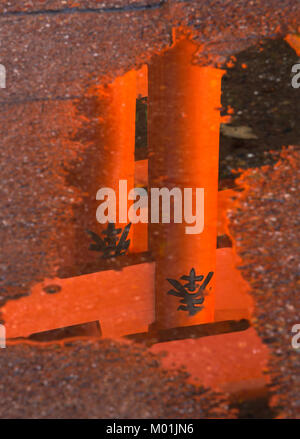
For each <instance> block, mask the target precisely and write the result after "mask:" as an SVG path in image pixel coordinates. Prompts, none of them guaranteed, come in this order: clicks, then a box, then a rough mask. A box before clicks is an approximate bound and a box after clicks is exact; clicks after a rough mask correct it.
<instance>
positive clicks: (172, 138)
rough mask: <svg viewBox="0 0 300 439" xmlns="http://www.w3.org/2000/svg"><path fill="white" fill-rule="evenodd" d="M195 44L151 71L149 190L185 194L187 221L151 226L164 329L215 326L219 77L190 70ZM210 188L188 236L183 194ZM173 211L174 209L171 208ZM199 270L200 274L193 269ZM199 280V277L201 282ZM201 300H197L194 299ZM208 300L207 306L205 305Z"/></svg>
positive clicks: (159, 321) (207, 70) (158, 59)
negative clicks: (200, 224) (199, 226)
mask: <svg viewBox="0 0 300 439" xmlns="http://www.w3.org/2000/svg"><path fill="white" fill-rule="evenodd" d="M196 49H197V46H196V45H194V44H193V43H192V42H191V41H188V40H181V41H179V42H177V43H176V44H175V45H174V46H173V47H172V48H171V49H170V50H168V51H165V52H164V53H163V54H161V55H157V56H155V57H154V58H153V60H152V62H151V64H150V65H149V116H148V117H149V128H148V130H149V131H148V132H149V140H148V141H149V190H150V188H162V187H165V188H168V189H169V190H171V189H172V188H179V189H181V193H182V223H175V222H173V221H172V216H171V222H170V223H161V218H160V223H156V224H155V223H150V224H149V246H150V250H151V251H152V252H153V254H154V256H155V260H156V279H155V288H156V325H157V327H158V328H171V327H178V326H189V325H196V324H200V323H204V322H210V321H213V318H214V289H215V278H216V277H215V268H216V228H217V193H218V159H219V154H218V151H219V125H220V114H219V107H220V97H221V78H222V75H223V73H224V71H222V70H219V69H216V68H212V67H202V68H200V67H198V66H197V65H193V64H192V59H193V54H194V53H195V51H196ZM185 188H192V189H193V212H194V213H195V191H196V188H200V189H201V188H204V228H203V230H200V233H196V234H191V233H187V230H186V227H187V226H189V225H191V224H187V223H186V222H185V216H184V204H185V203H186V201H187V199H186V198H185V196H184V189H185ZM171 206H172V203H171ZM193 269H194V270H193ZM195 277H196V279H195ZM193 294H196V295H195V296H192V295H193ZM201 302H202V303H201Z"/></svg>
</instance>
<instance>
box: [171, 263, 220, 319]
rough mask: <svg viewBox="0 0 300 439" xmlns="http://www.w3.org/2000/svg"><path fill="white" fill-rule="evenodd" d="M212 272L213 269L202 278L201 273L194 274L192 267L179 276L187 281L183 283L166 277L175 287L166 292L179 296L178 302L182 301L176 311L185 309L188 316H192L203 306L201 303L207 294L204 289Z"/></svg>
mask: <svg viewBox="0 0 300 439" xmlns="http://www.w3.org/2000/svg"><path fill="white" fill-rule="evenodd" d="M213 274H214V273H213V271H210V272H209V273H208V275H207V276H206V278H205V279H204V276H203V275H200V276H196V271H195V269H194V268H192V269H191V271H190V273H189V274H188V275H183V276H181V278H180V279H182V280H184V281H187V282H186V283H184V284H182V283H180V282H179V281H178V280H176V279H167V281H168V282H170V284H171V285H172V287H174V288H175V289H174V290H173V289H172V290H169V291H168V293H167V294H171V295H172V296H176V297H181V300H180V303H182V305H179V307H178V308H177V310H178V311H186V312H188V313H189V315H190V316H194V315H195V314H197V313H198V312H199V311H201V310H202V309H203V308H204V306H202V304H203V302H204V299H205V296H206V295H207V292H206V290H205V289H206V287H207V285H208V284H209V282H210V280H211V278H212V277H213ZM203 279H204V281H203ZM202 281H203V282H202ZM200 282H202V284H201V285H200V284H199V283H200ZM195 291H196V292H195Z"/></svg>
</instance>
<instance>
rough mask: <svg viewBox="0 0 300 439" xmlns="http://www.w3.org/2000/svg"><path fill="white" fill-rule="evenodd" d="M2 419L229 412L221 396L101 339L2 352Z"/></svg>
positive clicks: (139, 350) (130, 347)
mask: <svg viewBox="0 0 300 439" xmlns="http://www.w3.org/2000/svg"><path fill="white" fill-rule="evenodd" d="M0 367H1V378H0V395H1V397H0V418H73V419H76V418H105V419H124V418H125V419H126V418H129V419H134V418H159V419H172V418H173V419H174V418H180V419H189V418H195V419H199V418H215V417H218V418H219V417H221V418H223V417H224V418H226V417H231V418H232V417H234V416H235V414H234V411H233V410H231V409H229V408H228V404H227V402H226V400H225V399H224V397H222V396H221V395H217V394H215V393H213V392H211V391H209V390H206V391H205V389H203V388H202V387H199V388H197V387H194V386H193V385H191V384H188V383H187V374H186V373H185V372H184V371H177V372H176V371H173V372H169V371H166V370H163V369H162V368H161V367H160V360H159V357H158V356H155V355H153V354H151V353H149V352H147V350H146V349H145V348H143V347H141V346H138V345H134V344H128V343H126V344H125V343H120V342H117V341H110V340H101V341H98V342H91V341H90V342H83V341H82V342H80V341H76V342H72V343H70V342H69V343H67V344H66V345H65V346H60V345H51V346H48V347H46V346H44V347H41V346H27V345H17V346H9V347H8V348H7V349H2V350H0Z"/></svg>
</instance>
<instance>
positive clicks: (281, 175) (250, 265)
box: [230, 147, 300, 418]
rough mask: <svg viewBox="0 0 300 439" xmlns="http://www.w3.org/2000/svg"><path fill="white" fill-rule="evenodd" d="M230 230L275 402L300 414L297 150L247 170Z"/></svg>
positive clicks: (299, 157)
mask: <svg viewBox="0 0 300 439" xmlns="http://www.w3.org/2000/svg"><path fill="white" fill-rule="evenodd" d="M240 184H241V186H243V187H247V190H246V191H244V192H242V193H241V194H242V195H241V200H240V201H239V207H238V209H235V210H234V211H232V212H231V214H230V216H231V222H230V231H231V233H232V236H233V239H234V243H235V247H236V249H237V252H238V253H239V254H240V256H241V257H242V260H243V262H242V265H241V266H240V269H241V270H242V273H243V276H244V277H245V278H246V279H247V280H248V281H249V283H250V285H251V287H252V291H251V293H252V294H253V296H254V298H255V300H256V306H255V312H254V318H253V323H254V326H255V328H256V329H257V331H258V334H259V335H260V337H261V338H262V340H263V341H264V342H265V343H266V344H268V346H269V348H270V349H271V351H272V358H271V361H270V373H271V376H272V379H273V383H272V390H273V391H274V392H275V395H276V397H274V400H273V403H274V404H276V406H277V407H279V408H280V409H281V414H280V416H281V417H285V418H294V417H298V418H300V400H299V393H300V350H299V349H297V350H296V349H293V348H292V346H291V338H292V332H291V330H292V327H293V325H295V324H299V323H300V320H299V309H300V296H299V291H300V265H299V261H300V247H299V242H300V207H299V194H298V188H299V185H300V148H299V147H289V149H287V150H285V151H284V152H283V153H282V156H281V160H280V161H279V162H278V163H277V164H276V165H275V166H274V167H272V166H268V167H263V168H258V169H254V170H249V171H246V174H245V175H243V176H242V177H241V180H240Z"/></svg>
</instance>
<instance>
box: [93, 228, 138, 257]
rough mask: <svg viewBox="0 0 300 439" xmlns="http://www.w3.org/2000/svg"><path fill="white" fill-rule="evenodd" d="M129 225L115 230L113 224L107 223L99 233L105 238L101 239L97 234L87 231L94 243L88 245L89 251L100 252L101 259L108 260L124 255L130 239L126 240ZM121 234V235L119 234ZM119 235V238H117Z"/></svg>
mask: <svg viewBox="0 0 300 439" xmlns="http://www.w3.org/2000/svg"><path fill="white" fill-rule="evenodd" d="M130 227H131V223H129V224H127V226H126V227H124V230H123V232H122V229H121V228H118V229H116V227H115V224H114V223H108V226H107V228H106V230H104V231H103V232H101V234H102V235H104V236H105V238H101V237H100V236H99V235H97V233H95V232H91V231H90V230H87V233H88V234H89V235H90V237H91V238H92V240H93V241H94V243H92V244H90V247H89V250H92V251H96V252H101V253H102V258H103V259H108V258H112V257H116V256H122V255H125V254H126V252H127V250H128V248H129V244H130V239H127V236H128V234H129V230H130ZM121 233H122V234H121ZM120 234H121V236H119V235H120Z"/></svg>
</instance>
